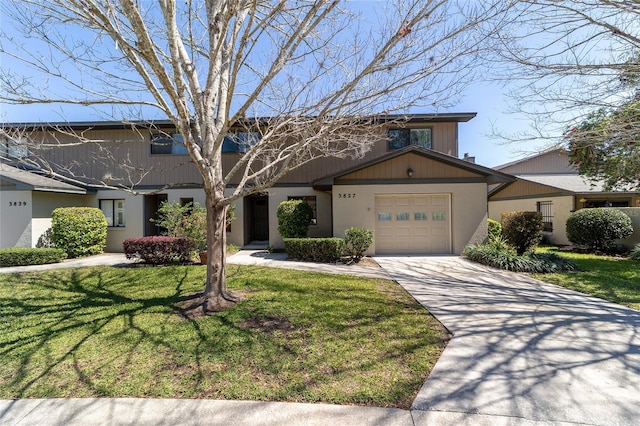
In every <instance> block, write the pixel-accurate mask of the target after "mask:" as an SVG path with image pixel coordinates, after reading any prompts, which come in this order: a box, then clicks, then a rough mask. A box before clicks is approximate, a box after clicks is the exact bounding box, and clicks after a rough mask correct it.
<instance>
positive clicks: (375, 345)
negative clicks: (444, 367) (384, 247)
mask: <svg viewBox="0 0 640 426" xmlns="http://www.w3.org/2000/svg"><path fill="white" fill-rule="evenodd" d="M228 274H229V287H230V288H232V289H234V290H239V291H242V292H244V293H245V294H246V295H247V298H246V300H244V301H243V302H241V303H239V304H238V305H236V306H235V307H234V308H232V309H230V310H228V311H226V312H223V313H220V314H217V315H214V316H209V317H204V318H199V319H197V320H186V319H184V318H183V317H181V316H180V312H179V310H178V309H177V308H176V303H177V302H179V301H180V300H181V299H182V298H183V297H185V296H187V295H189V294H192V293H194V292H196V291H200V290H202V288H203V283H204V278H205V277H204V275H205V268H204V267H202V266H172V267H131V268H113V267H96V268H78V269H68V270H55V271H51V272H46V273H24V274H2V275H0V318H2V321H1V322H0V354H1V359H2V362H1V363H0V398H50V397H96V396H101V397H167V398H214V399H243V400H264V401H295V402H327V403H336V404H358V405H374V406H385V407H401V408H408V407H409V406H410V404H411V402H412V400H413V399H414V398H415V395H416V393H417V391H418V389H419V388H420V386H421V385H422V384H423V382H424V380H425V379H426V377H427V375H428V373H429V371H430V369H431V368H432V367H433V366H434V364H435V362H436V360H437V359H438V357H439V355H440V353H441V351H442V349H443V347H444V345H445V344H446V340H447V334H446V331H445V330H444V329H443V328H442V326H440V325H439V323H438V322H437V321H436V320H435V319H434V318H433V317H431V316H430V315H429V314H428V313H427V312H426V311H425V310H424V309H423V308H421V307H420V306H419V305H418V304H417V303H416V302H415V301H414V300H413V299H412V298H411V296H409V295H408V294H407V293H406V292H405V291H404V290H403V289H402V288H401V287H399V286H398V285H397V284H395V283H394V282H392V281H385V280H376V279H364V278H356V277H348V276H338V275H323V274H315V273H309V272H302V271H293V270H283V269H270V268H257V267H247V266H242V267H235V266H233V267H232V266H230V267H229V270H228Z"/></svg>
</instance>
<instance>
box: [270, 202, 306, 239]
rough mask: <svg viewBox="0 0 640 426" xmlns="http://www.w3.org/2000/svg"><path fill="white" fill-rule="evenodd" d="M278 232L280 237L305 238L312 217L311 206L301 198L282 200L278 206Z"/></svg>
mask: <svg viewBox="0 0 640 426" xmlns="http://www.w3.org/2000/svg"><path fill="white" fill-rule="evenodd" d="M277 216H278V233H279V234H280V235H281V236H282V238H305V237H306V236H307V234H308V232H309V224H311V219H312V218H313V210H312V209H311V206H309V204H307V202H306V201H303V200H289V201H283V202H281V203H280V205H279V206H278V212H277Z"/></svg>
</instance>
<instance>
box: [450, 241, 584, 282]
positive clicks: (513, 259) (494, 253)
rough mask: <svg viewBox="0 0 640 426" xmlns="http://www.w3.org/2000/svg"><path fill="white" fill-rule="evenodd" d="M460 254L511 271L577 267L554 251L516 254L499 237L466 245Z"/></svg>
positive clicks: (557, 270) (560, 269) (566, 269)
mask: <svg viewBox="0 0 640 426" xmlns="http://www.w3.org/2000/svg"><path fill="white" fill-rule="evenodd" d="M462 255H463V256H464V257H466V258H468V259H469V260H472V261H474V262H477V263H481V264H483V265H487V266H492V267H494V268H498V269H504V270H506V271H513V272H530V273H553V272H561V271H575V270H576V269H577V268H576V266H575V265H574V264H573V262H571V261H569V260H567V259H565V258H563V257H560V256H558V255H556V254H554V253H539V254H538V253H533V252H527V253H525V254H524V255H518V254H517V253H516V250H515V249H514V248H513V247H511V245H510V244H509V243H508V242H507V241H506V240H505V239H504V238H501V237H498V238H496V239H494V240H491V241H489V242H488V243H486V244H475V245H472V246H467V247H465V249H464V251H463V252H462Z"/></svg>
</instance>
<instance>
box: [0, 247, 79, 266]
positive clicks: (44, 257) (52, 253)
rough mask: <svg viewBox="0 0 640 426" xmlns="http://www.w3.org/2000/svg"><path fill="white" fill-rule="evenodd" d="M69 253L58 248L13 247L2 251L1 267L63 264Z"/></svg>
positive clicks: (0, 251) (0, 254)
mask: <svg viewBox="0 0 640 426" xmlns="http://www.w3.org/2000/svg"><path fill="white" fill-rule="evenodd" d="M66 258H67V253H65V251H64V250H62V249H57V248H28V247H13V248H5V249H0V266H26V265H44V264H47V263H58V262H62V261H63V260H64V259H66Z"/></svg>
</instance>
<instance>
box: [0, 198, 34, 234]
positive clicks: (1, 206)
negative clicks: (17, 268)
mask: <svg viewBox="0 0 640 426" xmlns="http://www.w3.org/2000/svg"><path fill="white" fill-rule="evenodd" d="M32 201H33V199H32V192H31V191H7V190H4V189H3V190H2V191H0V217H1V218H2V220H0V247H31V241H32V224H31V219H32V209H33V204H32Z"/></svg>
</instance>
